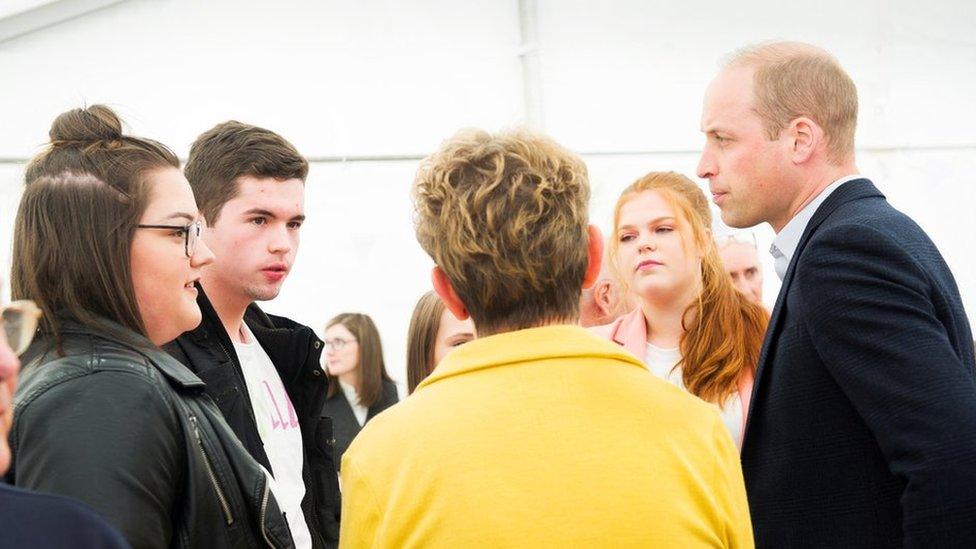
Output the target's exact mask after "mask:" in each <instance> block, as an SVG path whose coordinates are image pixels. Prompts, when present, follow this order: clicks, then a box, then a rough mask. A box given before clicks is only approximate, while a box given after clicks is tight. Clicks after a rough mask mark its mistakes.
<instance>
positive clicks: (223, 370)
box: [165, 285, 341, 548]
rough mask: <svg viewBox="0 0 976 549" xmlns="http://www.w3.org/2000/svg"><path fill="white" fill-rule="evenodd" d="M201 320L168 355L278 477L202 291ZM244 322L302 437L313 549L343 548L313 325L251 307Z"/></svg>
mask: <svg viewBox="0 0 976 549" xmlns="http://www.w3.org/2000/svg"><path fill="white" fill-rule="evenodd" d="M197 290H198V291H199V296H198V297H197V304H198V305H199V306H200V311H201V312H202V313H203V320H202V322H201V323H200V326H198V327H197V328H196V329H195V330H192V331H190V332H186V333H185V334H183V335H181V336H180V337H179V338H177V339H176V341H174V342H173V343H170V344H169V345H167V346H166V347H165V349H166V350H167V351H168V352H169V353H170V354H172V355H173V356H174V357H176V359H178V360H179V361H180V362H182V363H183V364H185V365H186V366H187V367H188V368H190V370H192V371H193V372H194V373H196V374H197V375H198V376H199V377H200V379H202V380H203V381H204V383H206V392H207V393H208V394H209V395H211V396H212V397H213V399H214V401H215V402H216V403H217V406H218V408H220V411H221V412H222V413H223V415H224V418H225V419H226V420H227V423H228V424H229V425H230V427H231V429H233V431H234V433H235V434H236V435H237V437H238V438H239V439H240V441H241V443H242V444H243V445H244V447H245V448H246V449H247V451H248V452H249V453H250V454H251V456H253V457H254V459H256V460H257V461H258V462H259V463H261V464H262V465H264V467H265V468H267V469H268V471H271V473H272V474H274V470H273V469H272V467H271V463H270V461H269V460H268V456H267V454H266V453H265V451H264V444H263V442H262V441H261V436H260V434H258V429H257V423H256V422H255V420H254V411H253V409H252V408H251V399H250V396H249V394H248V391H247V384H246V383H245V381H244V374H243V372H242V371H241V364H240V360H239V359H238V357H237V353H236V352H235V351H234V345H233V343H231V340H230V337H229V336H228V335H227V331H226V329H225V328H224V325H223V324H222V323H221V322H220V318H219V317H218V316H217V312H216V311H215V310H214V308H213V305H211V303H210V300H209V299H208V298H207V295H206V294H205V293H204V291H203V288H202V287H200V286H199V285H197ZM244 321H245V322H246V323H247V326H248V328H249V329H250V330H251V332H252V333H253V334H254V337H255V339H257V341H258V343H259V344H260V345H261V347H262V348H263V349H264V351H265V352H266V353H267V354H268V357H269V358H270V359H271V362H272V363H273V364H274V367H275V369H276V370H277V371H278V375H279V376H280V377H281V381H282V384H283V385H284V387H285V391H286V392H287V393H288V397H289V398H290V399H291V402H292V406H294V408H295V414H296V415H297V416H298V422H299V428H300V429H301V432H302V447H303V449H304V452H305V455H304V456H303V457H304V460H303V463H304V465H303V468H302V478H303V479H304V480H305V499H304V500H302V511H304V514H305V522H306V523H307V524H308V527H309V531H310V532H311V534H312V545H313V547H315V548H331V547H336V546H337V545H338V541H339V512H340V507H341V503H340V495H339V482H338V478H337V476H336V468H335V464H334V463H335V462H334V457H333V446H334V443H335V441H334V440H333V426H332V420H331V419H330V418H329V417H327V416H325V415H324V414H323V412H322V410H323V406H324V404H325V399H326V395H327V393H328V381H327V380H326V376H325V374H324V372H323V371H322V368H321V366H320V362H319V360H320V357H321V355H322V341H321V340H320V339H319V338H318V337H317V336H316V335H315V332H314V331H312V329H311V328H309V327H308V326H304V325H302V324H298V323H297V322H294V321H292V320H289V319H287V318H283V317H279V316H274V315H268V314H266V313H265V312H264V311H262V310H261V309H260V308H259V307H258V306H257V305H255V304H252V305H251V306H250V307H248V309H247V312H246V313H245V315H244Z"/></svg>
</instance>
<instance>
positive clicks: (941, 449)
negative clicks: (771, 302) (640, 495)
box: [742, 179, 976, 548]
mask: <svg viewBox="0 0 976 549" xmlns="http://www.w3.org/2000/svg"><path fill="white" fill-rule="evenodd" d="M962 221H963V220H960V222H962ZM974 362H976V358H974V353H973V336H972V332H971V331H970V327H969V323H968V321H967V319H966V314H965V311H964V310H963V306H962V301H961V299H960V297H959V291H958V289H957V288H956V283H955V280H954V279H953V277H952V273H951V272H950V271H949V268H948V266H947V265H946V264H945V261H943V259H942V256H941V254H940V253H939V251H938V250H937V249H936V247H935V245H934V244H933V243H932V241H931V240H929V238H928V237H927V236H926V234H925V232H924V231H922V229H921V228H920V227H919V226H918V225H916V224H915V222H913V221H912V220H911V219H910V218H908V217H907V216H905V215H904V214H902V213H901V212H899V211H897V210H895V209H894V208H892V207H891V206H890V205H889V204H888V202H887V201H886V200H885V198H884V195H882V194H881V193H880V192H879V191H878V190H877V189H876V188H875V187H874V185H872V184H871V182H870V181H868V180H865V179H858V180H854V181H850V182H848V183H845V184H843V185H841V186H840V187H838V188H837V189H836V190H835V191H834V192H833V194H831V195H830V196H829V197H828V198H827V199H826V200H825V201H824V203H823V204H821V206H820V207H819V208H818V209H817V211H816V213H815V214H814V216H813V217H812V218H811V220H810V223H809V224H808V225H807V228H806V231H805V232H804V234H803V236H802V237H801V239H800V243H799V246H798V247H797V249H796V252H795V253H794V255H793V258H792V261H791V262H790V266H789V268H788V270H787V272H786V275H785V277H784V280H783V286H782V289H781V290H780V294H779V297H778V299H777V300H776V307H775V309H774V310H773V314H772V317H771V319H770V324H769V330H768V332H767V334H766V340H765V342H764V344H763V348H762V352H761V355H760V358H759V364H758V368H757V371H756V381H755V387H754V389H753V398H752V404H751V406H750V412H749V419H748V423H747V426H746V432H745V435H744V440H743V446H742V469H743V474H744V475H745V481H746V489H747V491H748V495H749V506H750V510H751V513H752V520H753V527H754V530H755V538H756V545H757V546H758V547H770V548H773V547H775V548H783V547H844V548H856V547H902V546H904V547H940V548H941V547H968V548H973V547H976V364H974Z"/></svg>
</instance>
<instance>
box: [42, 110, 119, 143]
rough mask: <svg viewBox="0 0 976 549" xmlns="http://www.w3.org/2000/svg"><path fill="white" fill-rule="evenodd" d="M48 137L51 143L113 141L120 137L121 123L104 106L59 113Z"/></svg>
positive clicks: (112, 112) (113, 113)
mask: <svg viewBox="0 0 976 549" xmlns="http://www.w3.org/2000/svg"><path fill="white" fill-rule="evenodd" d="M48 135H49V136H50V137H51V142H52V143H58V142H66V141H67V142H76V143H92V142H97V141H114V140H116V139H120V138H121V137H122V121H121V120H119V117H118V116H117V115H116V114H115V112H114V111H112V109H110V108H108V107H106V106H105V105H92V106H90V107H88V108H87V109H71V110H70V111H66V112H63V113H61V114H60V115H59V116H58V117H57V118H55V119H54V122H53V123H52V124H51V131H50V132H49V133H48Z"/></svg>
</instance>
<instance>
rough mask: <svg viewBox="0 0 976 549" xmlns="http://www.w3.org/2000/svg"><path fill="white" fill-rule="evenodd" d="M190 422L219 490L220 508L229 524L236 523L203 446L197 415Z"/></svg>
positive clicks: (204, 459) (214, 485) (209, 471)
mask: <svg viewBox="0 0 976 549" xmlns="http://www.w3.org/2000/svg"><path fill="white" fill-rule="evenodd" d="M190 424H192V425H193V435H194V436H195V437H196V439H197V446H199V447H200V451H201V452H203V464H204V466H205V468H206V469H207V476H208V477H209V478H210V484H211V485H212V486H213V488H214V491H215V492H217V500H218V501H220V508H221V509H222V510H223V511H224V520H225V521H227V526H230V525H231V524H234V516H233V515H231V512H230V504H228V503H227V496H225V495H224V491H223V490H222V489H221V488H220V483H219V482H217V475H215V474H214V470H213V467H212V466H211V465H210V457H209V456H208V455H207V450H206V449H204V447H203V439H202V438H201V437H200V428H199V426H198V425H197V417H196V416H194V415H192V414H191V415H190Z"/></svg>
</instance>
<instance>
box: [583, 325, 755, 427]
mask: <svg viewBox="0 0 976 549" xmlns="http://www.w3.org/2000/svg"><path fill="white" fill-rule="evenodd" d="M590 332H592V333H594V334H596V335H598V336H600V337H603V338H606V339H609V340H610V341H613V342H614V343H616V344H618V345H620V346H622V347H623V348H625V349H627V350H628V351H630V353H631V354H633V355H634V356H636V357H637V358H638V359H641V360H643V357H644V354H645V353H646V350H647V323H646V322H645V321H644V311H642V310H641V308H640V307H638V308H636V309H634V310H633V311H631V312H629V313H627V314H625V315H623V316H621V317H619V318H617V320H614V321H613V322H611V323H610V324H604V325H603V326H594V327H592V328H590ZM754 380H755V377H754V374H753V372H752V370H743V372H742V374H741V375H740V376H739V382H738V392H739V402H740V403H741V404H742V432H743V433H745V428H746V417H747V416H748V415H749V400H750V399H751V398H752V384H753V381H754Z"/></svg>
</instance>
